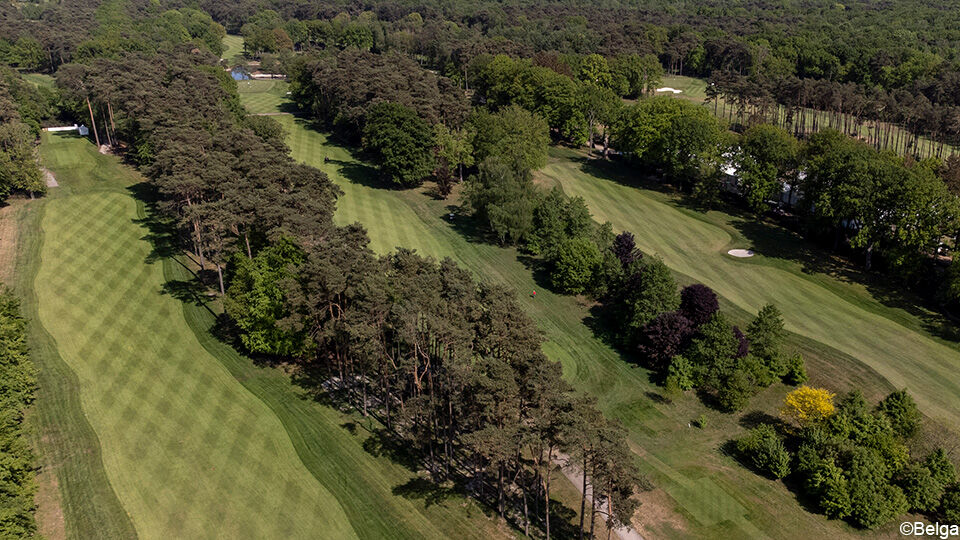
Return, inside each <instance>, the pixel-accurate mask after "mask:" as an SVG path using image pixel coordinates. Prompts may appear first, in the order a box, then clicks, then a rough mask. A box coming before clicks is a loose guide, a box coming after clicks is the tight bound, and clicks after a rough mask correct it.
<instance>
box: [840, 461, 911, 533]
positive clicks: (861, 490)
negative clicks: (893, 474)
mask: <svg viewBox="0 0 960 540" xmlns="http://www.w3.org/2000/svg"><path fill="white" fill-rule="evenodd" d="M887 475H888V469H887V466H886V465H885V464H884V462H883V459H882V458H881V456H880V455H879V453H878V452H877V451H875V450H872V449H868V448H857V449H856V450H855V451H854V452H853V453H852V455H851V459H850V464H849V467H848V468H847V482H848V486H849V491H850V508H851V512H850V517H851V519H853V521H854V523H856V524H857V525H859V526H861V527H864V528H867V529H876V528H877V527H880V526H881V525H884V524H885V523H888V522H889V521H891V520H893V519H894V518H896V517H897V516H899V515H900V514H903V513H904V512H906V511H907V509H908V506H909V505H908V504H907V498H906V497H905V496H904V494H903V491H901V490H900V488H898V487H896V486H892V485H890V484H889V483H888V482H887Z"/></svg>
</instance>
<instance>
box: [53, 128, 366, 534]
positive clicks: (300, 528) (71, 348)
mask: <svg viewBox="0 0 960 540" xmlns="http://www.w3.org/2000/svg"><path fill="white" fill-rule="evenodd" d="M63 141H66V142H67V146H72V148H69V149H65V151H64V152H63V153H64V154H70V153H72V154H75V155H76V156H77V159H76V160H63V161H62V162H59V163H45V164H46V165H48V166H50V167H51V168H53V169H54V172H55V173H62V176H63V177H65V178H70V177H71V176H72V175H77V174H80V175H82V174H83V172H82V169H80V170H79V171H78V169H77V168H74V169H73V170H71V166H75V167H80V164H89V163H95V162H96V161H95V160H96V158H95V155H96V152H95V150H93V149H92V145H90V144H89V143H87V142H86V141H84V140H82V139H73V140H69V139H64V140H61V141H60V142H63ZM87 154H93V155H87ZM48 155H50V154H48ZM53 161H56V160H53ZM112 164H113V167H115V168H116V169H118V170H117V174H118V176H122V172H120V171H119V169H120V168H121V166H120V165H119V163H118V162H117V161H116V160H113V161H112ZM100 172H101V173H102V174H104V175H106V176H109V173H110V171H109V170H103V169H102V168H101V170H100ZM58 176H59V174H58ZM89 181H90V182H95V180H89ZM142 217H143V215H142V211H138V208H137V203H136V202H135V201H134V199H133V198H132V197H131V196H130V195H129V194H127V193H122V192H116V191H99V192H93V193H85V194H79V195H70V196H66V197H58V198H54V199H51V200H49V201H47V202H46V207H45V213H44V217H43V220H42V229H43V234H44V242H43V245H42V248H41V250H40V258H41V263H40V268H39V271H38V273H37V276H36V280H35V288H36V291H37V297H38V312H39V319H40V323H41V324H42V325H43V326H44V327H45V328H46V330H47V331H48V332H49V333H50V335H51V336H52V337H53V339H54V340H55V341H56V344H57V349H58V351H59V354H60V356H61V357H62V358H63V360H64V361H65V362H66V363H67V364H68V365H69V366H70V367H71V368H72V369H73V371H74V372H75V373H76V375H77V377H78V379H79V387H80V402H81V405H82V408H83V411H84V413H85V415H86V417H87V418H88V420H89V422H90V424H91V426H92V427H93V429H94V431H95V432H96V434H97V437H98V438H99V441H100V446H101V450H102V460H103V466H104V468H105V470H106V473H107V477H108V478H109V481H110V483H111V485H112V486H113V489H114V490H115V492H116V494H117V497H118V498H119V500H120V503H121V504H122V505H123V507H124V508H125V510H126V511H127V513H128V514H129V515H130V517H131V519H132V521H133V524H134V526H135V528H136V530H137V533H138V535H139V536H141V537H143V538H241V537H242V538H352V537H355V536H356V535H355V534H354V531H353V528H352V527H351V525H350V522H349V520H348V519H347V516H346V515H345V513H344V511H343V509H342V508H341V507H340V504H339V503H338V502H337V500H336V498H334V497H333V496H332V495H331V494H330V492H329V491H327V489H326V488H325V487H324V486H323V485H321V484H320V482H318V481H317V480H316V478H315V477H314V476H313V475H311V474H310V472H309V471H308V470H307V469H306V468H305V467H304V466H303V464H302V463H301V461H300V459H299V458H298V456H297V454H296V452H295V450H294V447H293V445H292V444H291V442H290V439H289V437H288V435H287V432H286V431H285V430H284V427H283V425H282V424H281V423H280V421H279V420H278V419H277V417H276V416H275V415H274V414H273V413H272V412H271V410H270V409H269V408H268V407H267V406H266V405H265V404H264V403H263V402H262V401H260V400H259V399H257V398H256V397H255V396H253V395H252V394H250V393H249V392H248V391H247V390H246V389H245V388H244V387H243V386H242V385H240V383H238V382H237V380H236V379H235V378H234V377H233V376H232V375H231V374H230V372H228V371H227V370H226V369H225V368H224V367H223V366H222V365H221V364H220V363H219V362H218V361H217V360H216V359H215V358H213V357H212V356H210V355H209V354H208V353H207V352H206V350H205V349H204V348H203V347H202V346H201V344H200V343H199V342H198V340H197V338H196V336H195V335H194V333H193V332H192V331H191V329H190V328H189V327H188V326H187V325H186V323H185V321H184V319H183V314H182V310H181V305H180V303H179V301H177V300H175V299H174V298H173V297H172V296H169V295H167V294H164V292H163V290H162V288H163V285H164V282H165V280H164V276H163V269H162V265H161V264H160V263H159V262H157V261H158V260H159V257H158V255H157V254H155V253H152V251H151V244H150V242H149V241H148V238H149V235H150V234H151V232H150V231H149V230H148V229H147V227H146V226H145V225H143V224H142V223H141V218H142Z"/></svg>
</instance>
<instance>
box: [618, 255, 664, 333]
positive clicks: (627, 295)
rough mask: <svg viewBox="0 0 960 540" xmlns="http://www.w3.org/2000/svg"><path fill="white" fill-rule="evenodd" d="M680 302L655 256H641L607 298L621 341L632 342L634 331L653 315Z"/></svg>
mask: <svg viewBox="0 0 960 540" xmlns="http://www.w3.org/2000/svg"><path fill="white" fill-rule="evenodd" d="M679 305H680V291H679V290H678V289H677V282H676V281H674V279H673V274H672V273H671V272H670V269H669V268H667V265H666V264H664V263H663V260H661V259H660V258H659V257H644V258H643V259H641V260H640V261H639V262H638V263H635V267H634V268H633V272H632V274H631V275H629V276H628V277H627V278H626V279H625V280H624V282H623V286H622V287H621V289H620V290H618V291H617V292H616V293H615V294H614V297H613V298H612V299H611V309H612V310H613V313H614V314H615V315H614V316H615V320H616V321H617V322H618V325H619V329H618V331H619V335H620V340H621V342H622V343H624V344H627V345H635V344H636V340H637V339H638V337H639V336H638V332H639V331H640V329H641V328H643V326H644V325H646V324H647V323H648V322H650V321H652V320H653V319H654V317H656V316H657V315H659V314H660V313H663V312H665V311H673V310H675V309H677V307H678V306H679Z"/></svg>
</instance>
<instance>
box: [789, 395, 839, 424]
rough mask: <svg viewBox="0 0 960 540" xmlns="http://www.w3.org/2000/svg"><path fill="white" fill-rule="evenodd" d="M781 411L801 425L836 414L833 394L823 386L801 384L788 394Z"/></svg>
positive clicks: (813, 422)
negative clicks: (815, 386)
mask: <svg viewBox="0 0 960 540" xmlns="http://www.w3.org/2000/svg"><path fill="white" fill-rule="evenodd" d="M780 412H781V414H783V415H784V416H786V417H787V418H789V419H791V420H793V421H795V422H796V423H797V424H799V425H800V426H809V425H812V424H815V423H817V422H820V421H821V420H823V419H825V418H829V417H830V416H832V415H833V414H834V412H835V409H834V406H833V394H831V393H830V392H828V391H826V390H824V389H822V388H812V387H809V386H801V387H800V388H797V389H796V390H794V391H793V392H790V393H789V394H787V397H786V398H785V399H784V400H783V407H782V408H781V409H780Z"/></svg>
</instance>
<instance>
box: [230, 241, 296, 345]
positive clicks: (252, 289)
mask: <svg viewBox="0 0 960 540" xmlns="http://www.w3.org/2000/svg"><path fill="white" fill-rule="evenodd" d="M303 260H304V255H303V252H302V251H301V250H300V248H299V247H297V245H296V244H295V243H294V242H293V241H292V240H290V239H287V238H284V239H281V240H279V241H278V242H276V243H274V244H273V245H271V246H269V247H267V248H266V249H264V250H262V251H261V252H260V253H258V254H257V256H256V257H254V258H253V259H248V258H247V257H246V255H241V254H239V253H238V254H236V255H235V256H234V258H233V267H234V276H233V280H232V281H231V284H230V288H229V289H228V290H227V295H226V297H225V298H224V308H225V309H226V312H227V314H228V315H230V317H231V318H232V319H233V320H234V322H236V324H237V326H238V327H239V329H240V341H241V342H242V343H243V346H244V347H246V348H247V350H249V351H251V352H254V353H260V354H270V355H276V356H298V355H300V354H302V353H303V352H305V350H306V348H307V342H306V335H305V332H303V331H302V330H301V331H296V330H291V329H289V328H282V327H281V326H280V325H279V323H280V321H282V320H283V319H285V318H286V317H288V316H290V313H289V311H288V309H287V306H286V305H285V303H284V302H285V296H286V293H285V290H284V281H285V280H288V279H291V278H294V277H295V270H296V267H297V265H299V264H301V263H302V262H303Z"/></svg>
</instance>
